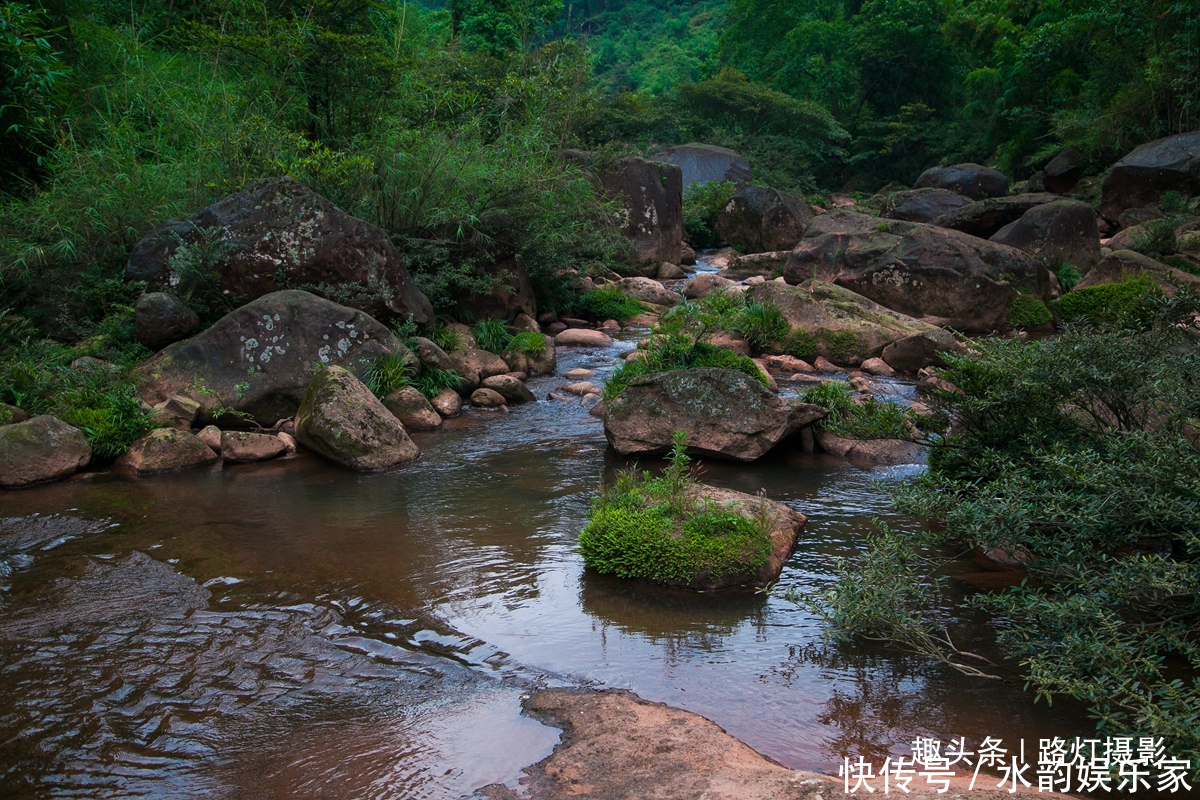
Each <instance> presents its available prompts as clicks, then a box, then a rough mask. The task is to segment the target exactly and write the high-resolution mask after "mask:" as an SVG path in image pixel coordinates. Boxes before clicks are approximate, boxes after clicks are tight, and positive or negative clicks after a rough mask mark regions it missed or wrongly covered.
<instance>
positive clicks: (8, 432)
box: [0, 414, 92, 489]
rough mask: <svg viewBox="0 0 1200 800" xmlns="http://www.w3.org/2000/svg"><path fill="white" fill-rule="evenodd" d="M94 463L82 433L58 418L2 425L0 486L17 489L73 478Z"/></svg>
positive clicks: (47, 417) (35, 418)
mask: <svg viewBox="0 0 1200 800" xmlns="http://www.w3.org/2000/svg"><path fill="white" fill-rule="evenodd" d="M91 460H92V448H91V447H90V446H89V445H88V443H87V437H86V436H84V435H83V431H81V430H79V429H78V428H75V427H72V426H71V425H68V424H67V423H65V422H63V421H62V420H60V419H58V418H57V417H52V416H50V415H48V414H43V415H42V416H40V417H34V418H33V419H30V420H26V421H25V422H17V423H13V424H11V425H0V486H3V487H5V488H9V489H12V488H16V487H18V486H27V485H29V484H31V483H38V482H40V481H52V480H57V479H59V478H66V477H67V476H69V475H74V474H75V473H76V472H78V471H79V470H81V469H83V468H84V467H86V466H87V465H88V462H89V461H91Z"/></svg>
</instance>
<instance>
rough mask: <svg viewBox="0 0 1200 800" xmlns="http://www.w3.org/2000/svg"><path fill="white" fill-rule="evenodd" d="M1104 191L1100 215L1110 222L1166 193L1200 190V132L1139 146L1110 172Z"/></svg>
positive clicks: (1187, 193) (1186, 193)
mask: <svg viewBox="0 0 1200 800" xmlns="http://www.w3.org/2000/svg"><path fill="white" fill-rule="evenodd" d="M1100 191H1101V198H1100V214H1101V215H1102V216H1103V217H1104V218H1105V219H1107V220H1108V221H1109V222H1117V221H1118V220H1119V219H1120V217H1121V213H1122V212H1124V211H1126V210H1128V209H1131V208H1144V207H1145V206H1148V205H1150V204H1151V203H1157V202H1158V199H1159V198H1160V197H1162V195H1163V194H1164V193H1166V192H1170V191H1176V192H1181V193H1182V194H1184V195H1185V196H1191V195H1194V194H1197V193H1200V131H1193V132H1191V133H1180V134H1177V135H1175V136H1168V137H1166V138H1165V139H1156V140H1155V141H1153V142H1147V143H1146V144H1143V145H1141V146H1139V147H1135V148H1134V149H1133V150H1132V151H1131V152H1130V153H1129V154H1128V155H1126V156H1125V157H1124V158H1122V159H1121V160H1120V161H1118V162H1117V163H1116V164H1114V165H1113V166H1112V168H1111V169H1110V170H1109V171H1108V175H1107V176H1105V178H1104V184H1103V185H1102V186H1101V190H1100Z"/></svg>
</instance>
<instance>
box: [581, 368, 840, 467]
mask: <svg viewBox="0 0 1200 800" xmlns="http://www.w3.org/2000/svg"><path fill="white" fill-rule="evenodd" d="M826 414H827V412H826V410H825V409H823V408H820V407H818V406H814V405H809V404H807V403H800V402H798V401H795V400H791V401H784V400H782V399H780V398H779V397H778V396H776V395H775V394H772V393H771V392H770V391H768V390H767V388H766V387H764V386H763V385H762V384H761V383H759V382H758V381H756V380H755V379H754V378H751V377H750V376H748V375H745V374H744V373H741V372H736V371H734V370H727V369H714V368H707V369H688V370H675V371H671V372H657V373H653V374H650V375H642V376H640V377H637V378H634V379H633V380H631V381H630V382H629V383H628V384H627V385H626V386H625V388H624V389H622V390H621V393H620V394H619V395H617V397H616V398H615V399H614V400H613V401H612V402H611V403H609V404H608V410H607V413H606V415H605V418H604V435H605V436H606V437H607V438H608V443H609V444H610V445H612V447H613V449H615V450H616V451H617V452H618V453H620V454H621V455H622V456H626V457H635V458H636V457H641V456H660V455H663V454H665V453H667V452H668V451H670V449H671V447H672V445H673V443H674V439H673V436H674V432H675V431H684V432H685V433H687V451H688V452H689V453H691V454H693V455H699V456H705V457H709V456H711V457H716V458H728V459H733V460H735V461H754V460H755V459H757V458H759V457H760V456H762V455H763V454H764V453H766V452H767V451H768V450H770V449H771V448H772V447H774V446H775V445H777V444H779V442H780V441H782V440H783V439H784V438H785V437H787V436H789V435H791V434H793V433H795V432H796V431H798V430H800V429H801V428H803V427H805V426H807V425H811V424H812V423H813V422H816V421H817V420H819V419H823V418H824V417H825V416H826Z"/></svg>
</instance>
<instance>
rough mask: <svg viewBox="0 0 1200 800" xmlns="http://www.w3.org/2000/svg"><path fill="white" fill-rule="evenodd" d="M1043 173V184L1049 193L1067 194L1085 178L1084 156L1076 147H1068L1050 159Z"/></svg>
mask: <svg viewBox="0 0 1200 800" xmlns="http://www.w3.org/2000/svg"><path fill="white" fill-rule="evenodd" d="M1042 172H1043V177H1042V183H1043V184H1044V185H1045V187H1046V190H1047V191H1050V192H1054V193H1055V194H1066V193H1067V192H1069V191H1071V190H1072V189H1074V188H1075V185H1076V184H1077V183H1079V179H1080V178H1082V177H1083V155H1082V154H1081V153H1080V152H1079V151H1078V150H1076V149H1075V148H1074V147H1068V148H1066V149H1064V150H1062V151H1061V152H1059V154H1058V155H1056V156H1055V157H1054V158H1052V159H1050V163H1049V164H1047V165H1046V167H1045V169H1044V170H1043V171H1042Z"/></svg>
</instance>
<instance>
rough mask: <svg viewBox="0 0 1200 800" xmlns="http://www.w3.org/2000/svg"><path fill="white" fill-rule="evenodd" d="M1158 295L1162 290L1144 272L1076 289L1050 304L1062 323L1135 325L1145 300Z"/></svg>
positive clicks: (1147, 303)
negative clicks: (1131, 276)
mask: <svg viewBox="0 0 1200 800" xmlns="http://www.w3.org/2000/svg"><path fill="white" fill-rule="evenodd" d="M1161 296H1162V289H1160V288H1159V287H1158V284H1156V283H1155V282H1154V281H1152V280H1150V278H1148V277H1146V276H1145V275H1139V276H1137V277H1134V278H1130V279H1129V280H1127V281H1125V282H1124V283H1105V284H1101V285H1099V286H1089V287H1087V288H1086V289H1077V290H1075V291H1073V292H1070V293H1068V294H1065V295H1063V296H1062V297H1060V298H1059V299H1058V300H1055V301H1054V302H1053V303H1052V306H1053V307H1054V310H1055V311H1056V312H1058V315H1059V316H1060V317H1062V320H1063V322H1066V323H1076V324H1087V325H1104V324H1109V325H1113V324H1133V325H1137V324H1139V322H1138V321H1139V319H1140V318H1142V317H1143V316H1144V315H1145V313H1146V311H1147V309H1148V308H1150V307H1151V306H1150V304H1149V302H1148V301H1150V300H1152V299H1153V298H1156V297H1161Z"/></svg>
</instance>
